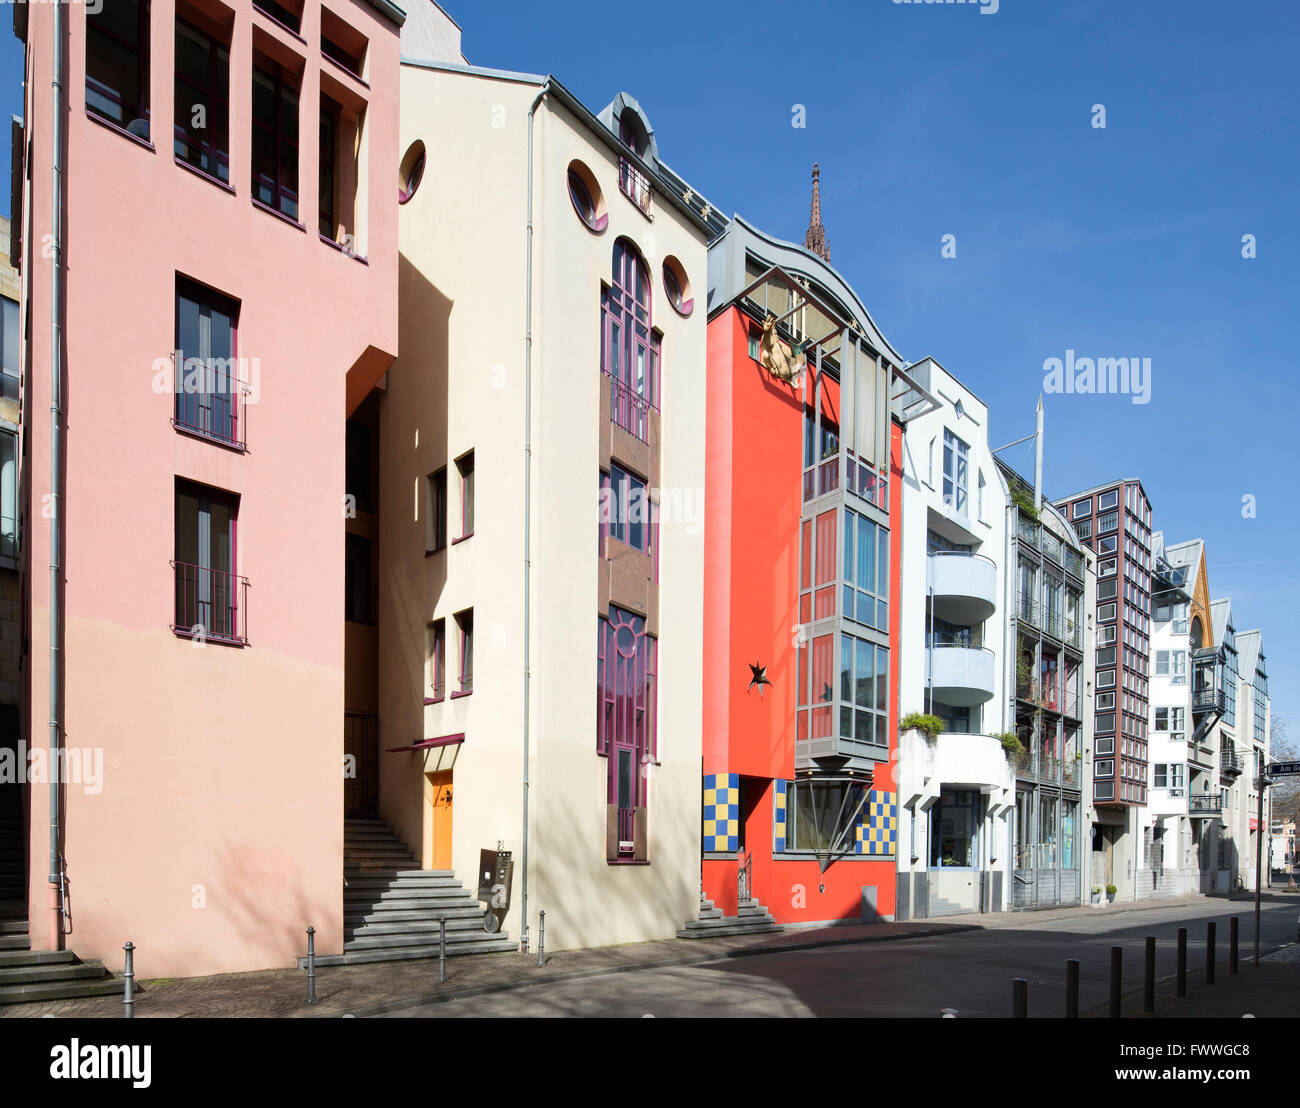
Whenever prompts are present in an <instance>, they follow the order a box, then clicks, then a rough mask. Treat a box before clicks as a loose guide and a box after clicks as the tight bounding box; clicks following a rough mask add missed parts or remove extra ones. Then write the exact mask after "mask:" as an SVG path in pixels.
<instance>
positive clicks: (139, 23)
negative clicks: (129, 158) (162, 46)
mask: <svg viewBox="0 0 1300 1108" xmlns="http://www.w3.org/2000/svg"><path fill="white" fill-rule="evenodd" d="M103 10H104V9H103V8H100V10H99V12H96V13H95V14H94V15H92V14H90V13H89V12H88V13H87V15H86V110H87V111H88V112H90V113H91V114H92V115H96V116H98V117H99V118H101V119H106V120H108V121H109V122H110V123H112V124H114V125H116V126H118V127H124V128H127V129H129V124H130V123H131V121H132V119H143V120H145V121H146V122H147V121H148V119H149V91H150V89H149V16H150V12H149V0H138V3H137V4H136V32H135V33H136V41H135V42H134V43H131V42H128V41H127V40H126V39H124V38H122V37H121V36H120V35H118V34H116V33H115V32H113V31H110V30H108V28H107V27H106V26H104V25H102V24H101V22H100V21H98V20H97V19H96V16H97V15H100V14H102V13H103ZM95 36H99V37H101V38H103V39H106V40H107V41H108V42H111V43H112V44H113V45H115V46H118V47H121V48H122V49H123V50H127V51H129V52H130V53H132V54H134V55H135V62H136V91H137V98H138V101H139V102H138V103H136V104H126V103H124V102H123V100H122V92H121V90H120V89H115V88H110V87H109V86H108V85H105V84H103V83H102V82H100V81H97V80H95V78H94V77H92V76H91V75H90V71H91V68H92V66H91V58H92V57H93V56H94V54H93V53H92V50H91V43H92V41H93V40H94V38H95ZM92 94H93V95H95V96H98V97H100V98H101V99H103V100H108V101H110V102H112V103H115V104H116V105H117V107H118V115H119V118H117V119H114V118H113V117H112V116H111V115H109V114H108V113H107V112H105V111H104V109H103V108H100V107H98V106H95V105H92V104H91V102H90V96H91V95H92ZM128 108H133V109H134V111H133V112H131V111H128V110H127V109H128ZM128 116H130V118H128ZM132 133H133V134H134V132H132ZM137 137H140V136H137ZM143 137H144V138H145V139H146V141H147V140H148V135H147V134H146V135H145V136H143Z"/></svg>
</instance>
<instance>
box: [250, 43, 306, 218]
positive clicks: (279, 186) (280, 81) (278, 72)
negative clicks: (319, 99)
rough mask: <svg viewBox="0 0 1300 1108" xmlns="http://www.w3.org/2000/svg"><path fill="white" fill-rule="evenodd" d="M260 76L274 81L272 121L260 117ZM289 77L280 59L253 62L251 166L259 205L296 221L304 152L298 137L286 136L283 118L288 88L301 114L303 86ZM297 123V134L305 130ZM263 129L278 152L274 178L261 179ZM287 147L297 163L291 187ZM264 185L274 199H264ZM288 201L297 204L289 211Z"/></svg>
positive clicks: (294, 105) (295, 110)
mask: <svg viewBox="0 0 1300 1108" xmlns="http://www.w3.org/2000/svg"><path fill="white" fill-rule="evenodd" d="M259 75H261V77H262V78H263V79H265V80H269V81H270V82H271V88H272V98H273V100H274V103H275V110H274V113H273V114H274V117H275V118H274V119H273V120H271V121H270V123H269V124H268V123H267V121H266V120H262V119H259V118H258V116H257V113H256V104H257V78H258V76H259ZM285 76H286V74H285V69H284V67H283V66H282V65H280V64H279V63H278V62H275V61H271V60H270V59H263V60H262V61H261V62H258V61H254V63H253V101H252V102H253V105H254V109H253V116H252V128H253V147H254V156H253V158H252V167H251V172H252V182H253V185H252V187H253V199H254V200H256V201H257V202H258V203H259V204H262V205H263V206H265V207H268V208H270V209H271V210H272V211H274V212H276V213H277V214H279V215H283V216H285V217H286V218H288V219H292V220H293V221H294V222H295V223H296V222H297V221H298V212H299V191H298V190H299V187H300V185H301V173H300V168H301V167H300V165H299V155H300V150H299V140H298V139H296V138H294V139H290V138H288V137H286V136H285V134H284V128H283V121H282V120H281V111H282V108H283V101H284V93H285V92H286V91H288V92H292V93H293V110H294V115H295V117H298V116H300V115H301V113H302V102H301V101H302V89H301V88H300V87H299V86H298V85H296V84H294V83H292V82H291V81H289V80H286V79H285ZM296 122H297V126H296V127H295V128H294V131H295V134H297V133H299V132H300V131H301V126H302V124H301V120H300V119H296ZM259 131H260V132H262V134H264V135H266V136H268V137H269V138H270V140H271V146H272V148H273V149H274V151H275V175H274V177H271V178H266V177H265V175H263V176H262V177H260V178H259V175H258V172H257V157H256V147H257V132H259ZM286 150H292V152H293V166H294V173H293V178H294V179H293V185H292V187H290V185H289V184H288V182H286V181H285V180H283V176H284V168H283V167H284V162H285V151H286ZM264 187H269V189H270V194H271V200H270V201H267V200H264V199H263V198H262V196H261V192H262V189H263V188H264ZM286 202H288V203H291V204H292V205H293V210H292V211H289V210H287V209H286V208H285V204H286Z"/></svg>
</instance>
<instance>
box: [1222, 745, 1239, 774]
mask: <svg viewBox="0 0 1300 1108" xmlns="http://www.w3.org/2000/svg"><path fill="white" fill-rule="evenodd" d="M1245 768H1246V756H1245V755H1244V754H1238V753H1237V752H1236V751H1235V750H1221V751H1220V752H1219V772H1220V773H1230V774H1233V775H1234V776H1235V775H1237V774H1239V773H1241V772H1243V771H1244V770H1245Z"/></svg>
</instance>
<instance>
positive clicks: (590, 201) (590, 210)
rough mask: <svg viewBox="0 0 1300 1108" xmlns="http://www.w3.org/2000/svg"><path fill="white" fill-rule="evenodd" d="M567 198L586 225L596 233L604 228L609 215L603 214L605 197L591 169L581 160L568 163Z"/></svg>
mask: <svg viewBox="0 0 1300 1108" xmlns="http://www.w3.org/2000/svg"><path fill="white" fill-rule="evenodd" d="M569 199H570V200H571V201H573V210H574V211H575V212H577V213H578V218H579V219H581V220H582V222H583V223H585V224H586V225H587V227H588V228H589V229H590V230H592V231H595V232H597V233H599V232H601V231H603V230H604V229H605V226H606V224H608V223H609V216H608V215H606V214H605V198H604V197H603V196H602V195H601V192H600V186H599V185H598V184H596V178H595V177H594V176H592V173H591V170H590V169H588V168H587V167H586V166H585V165H583V164H582V162H578V161H573V162H570V163H569Z"/></svg>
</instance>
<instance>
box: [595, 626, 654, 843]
mask: <svg viewBox="0 0 1300 1108" xmlns="http://www.w3.org/2000/svg"><path fill="white" fill-rule="evenodd" d="M596 631H597V637H596V704H597V707H596V751H597V753H599V754H601V755H604V756H606V757H607V758H608V765H607V767H606V797H605V799H606V804H607V805H609V806H610V807H611V808H613V809H615V810H616V812H617V817H616V828H617V831H616V836H615V841H614V842H608V841H607V843H606V853H605V857H606V860H608V861H611V862H612V861H617V860H618V859H619V857H620V856H623V855H634V856H635V860H638V861H645V860H646V857H645V839H644V836H636V835H635V834H634V831H635V828H636V827H637V820H638V816H637V812H638V810H644V809H645V808H646V807H647V804H648V796H647V790H646V785H647V781H646V767H647V766H649V765H651V764H653V763H654V762H655V760H656V758H657V757H658V746H657V740H656V711H655V704H656V693H657V686H656V676H655V675H656V673H657V671H658V670H657V661H658V655H659V648H658V643H657V641H656V640H655V639H654V638H652V637H651V636H649V635H647V634H646V627H645V619H644V618H643V617H641V616H638V615H635V614H633V613H632V612H628V611H625V610H624V609H622V608H616V607H613V606H612V605H611V607H610V609H609V616H608V618H606V617H604V616H601V617H599V618H598V619H597V622H596ZM611 814H613V813H611ZM607 826H608V825H607ZM608 838H609V836H608V835H607V839H608Z"/></svg>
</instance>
